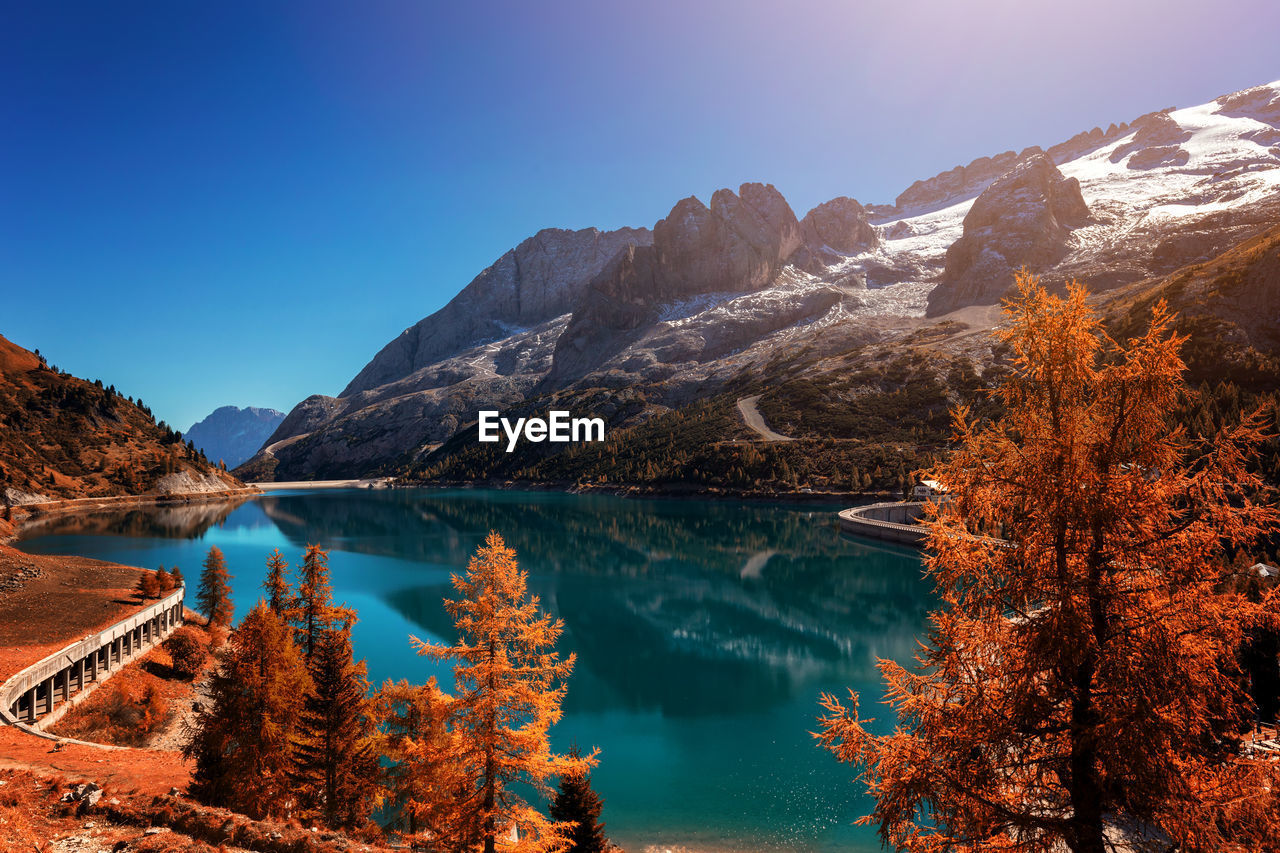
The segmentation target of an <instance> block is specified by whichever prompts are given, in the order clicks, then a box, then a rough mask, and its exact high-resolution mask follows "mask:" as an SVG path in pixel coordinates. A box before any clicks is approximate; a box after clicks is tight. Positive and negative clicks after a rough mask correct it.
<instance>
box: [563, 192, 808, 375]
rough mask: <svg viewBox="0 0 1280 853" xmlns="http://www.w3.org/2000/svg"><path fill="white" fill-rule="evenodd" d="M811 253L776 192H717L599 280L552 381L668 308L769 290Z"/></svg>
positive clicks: (569, 332) (659, 228)
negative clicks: (801, 254) (799, 256)
mask: <svg viewBox="0 0 1280 853" xmlns="http://www.w3.org/2000/svg"><path fill="white" fill-rule="evenodd" d="M803 245H804V238H803V235H802V234H801V229H800V222H799V220H797V219H796V215H795V212H794V211H792V209H791V206H790V205H789V204H787V200H786V199H785V198H783V196H782V193H780V192H778V190H777V189H776V188H775V187H774V186H773V185H772V184H759V183H746V184H743V185H742V186H741V187H739V189H738V192H737V193H735V192H733V191H732V190H729V189H721V190H717V191H716V192H715V193H714V194H713V195H712V196H711V206H710V207H707V206H706V205H704V204H702V202H700V201H698V199H696V198H692V197H690V198H686V199H682V200H680V201H679V202H677V203H676V205H675V207H673V208H672V209H671V212H670V213H669V214H667V216H666V218H664V219H663V220H662V221H660V222H658V223H657V224H656V225H655V226H654V227H653V245H652V246H637V247H635V249H634V250H633V251H628V252H624V253H621V254H620V255H619V256H618V257H616V258H615V259H614V261H613V262H612V263H610V264H609V266H608V267H607V268H606V269H605V270H604V271H602V272H601V273H600V275H599V276H597V277H596V279H595V280H594V281H592V282H591V285H590V293H589V294H588V296H587V298H586V299H584V301H583V303H582V305H581V307H579V308H578V309H577V310H575V311H574V314H573V318H572V319H571V320H570V321H569V327H568V328H567V329H566V330H565V333H564V335H562V336H561V338H560V340H559V342H558V343H557V345H556V355H555V359H554V362H553V366H552V370H551V377H552V378H553V379H565V378H572V377H576V376H578V375H580V374H581V373H582V371H583V370H585V369H586V367H587V366H588V365H593V364H596V363H598V361H599V359H600V358H602V357H603V356H604V354H605V353H606V351H609V350H611V349H616V348H619V347H622V346H625V345H626V335H627V334H628V333H630V332H632V331H634V330H636V329H638V328H639V327H640V326H642V325H643V324H644V323H646V322H647V321H649V320H651V319H652V318H653V317H654V316H655V314H656V311H657V309H658V307H659V306H660V305H662V304H664V303H670V302H674V301H679V300H683V299H688V298H691V297H695V296H699V295H702V294H710V293H736V292H754V291H758V290H760V289H761V288H764V287H766V286H768V285H769V284H770V283H771V282H772V281H773V280H774V279H775V278H776V277H777V275H778V273H779V272H781V270H782V268H783V267H784V266H785V265H786V264H787V262H788V261H789V260H790V259H791V257H792V256H793V255H794V254H795V253H796V251H797V250H798V249H800V248H801V247H802V246H803Z"/></svg>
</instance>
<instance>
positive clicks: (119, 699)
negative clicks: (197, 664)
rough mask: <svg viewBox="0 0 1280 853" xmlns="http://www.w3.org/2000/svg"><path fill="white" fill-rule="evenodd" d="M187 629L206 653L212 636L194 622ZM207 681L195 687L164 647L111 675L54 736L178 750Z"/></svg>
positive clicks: (58, 726)
mask: <svg viewBox="0 0 1280 853" xmlns="http://www.w3.org/2000/svg"><path fill="white" fill-rule="evenodd" d="M187 624H188V625H189V626H191V627H192V628H193V630H194V631H195V632H196V633H197V635H198V636H199V638H200V640H201V643H202V645H203V646H204V648H205V650H206V652H207V651H208V649H209V644H210V639H209V634H208V633H207V632H206V631H205V630H204V629H203V628H200V627H199V626H198V625H196V624H194V622H193V621H189V622H188V623H187ZM211 662H212V656H210V657H208V658H207V659H206V661H205V666H206V671H207V667H208V666H209V665H210V663H211ZM203 677H204V673H202V674H201V675H200V676H197V678H196V680H195V681H194V682H193V681H192V680H190V679H187V678H184V677H183V676H182V675H180V674H179V673H178V672H177V671H176V670H175V669H174V668H173V661H172V660H171V659H170V657H169V651H168V649H166V648H165V647H164V646H163V644H162V645H160V646H157V647H155V648H153V649H151V650H150V651H148V652H147V653H146V654H145V655H143V656H142V657H141V658H139V659H137V660H135V661H132V662H130V663H129V665H128V666H126V667H124V668H123V669H121V670H119V671H118V672H117V673H115V674H114V675H112V676H111V678H110V680H108V681H106V682H105V683H104V684H103V685H102V686H101V687H99V688H98V689H97V690H95V691H94V692H93V693H92V694H91V695H90V696H88V697H87V698H86V699H85V700H84V701H83V702H81V703H80V704H79V705H77V706H76V707H75V708H73V709H72V710H71V711H69V712H68V713H67V715H66V716H65V717H63V718H62V719H61V720H59V721H58V723H57V724H56V725H54V726H52V727H51V728H50V729H49V731H50V733H51V734H56V735H60V736H62V737H72V738H76V739H78V740H87V741H93V742H95V743H109V744H114V745H116V746H137V747H153V748H159V749H177V748H179V746H180V744H181V729H182V722H183V720H184V719H185V718H186V716H187V712H188V711H189V709H190V707H191V703H192V702H193V701H194V700H195V698H196V690H197V685H198V684H199V682H200V680H201V679H203Z"/></svg>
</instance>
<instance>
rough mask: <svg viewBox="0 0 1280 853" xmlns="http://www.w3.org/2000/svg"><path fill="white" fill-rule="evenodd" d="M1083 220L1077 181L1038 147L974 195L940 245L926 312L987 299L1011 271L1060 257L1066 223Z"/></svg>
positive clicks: (991, 300)
mask: <svg viewBox="0 0 1280 853" xmlns="http://www.w3.org/2000/svg"><path fill="white" fill-rule="evenodd" d="M1088 221H1089V206H1088V205H1087V204H1085V201H1084V197H1083V196H1082V195H1081V194H1080V182H1079V181H1078V180H1076V179H1075V178H1068V177H1065V176H1064V175H1063V174H1062V172H1060V171H1059V170H1058V167H1057V166H1055V165H1054V164H1053V162H1052V161H1051V160H1049V158H1048V157H1046V156H1045V155H1043V154H1035V155H1032V156H1030V157H1028V158H1027V159H1025V160H1023V161H1022V162H1020V163H1018V164H1017V165H1016V166H1015V167H1014V168H1013V169H1012V170H1011V171H1009V172H1008V173H1007V174H1005V175H1003V176H1002V177H1000V178H999V179H997V180H996V181H995V182H994V183H993V184H991V186H989V187H987V188H986V189H985V190H983V191H982V194H981V195H979V196H978V198H977V199H976V200H975V201H974V202H973V206H972V207H970V208H969V212H968V213H967V214H966V215H965V218H964V230H963V233H962V235H961V237H960V239H959V240H957V241H956V242H955V243H953V244H952V245H951V247H950V248H949V249H947V254H946V262H945V266H944V269H943V273H942V278H941V280H940V281H939V283H938V286H937V287H936V288H935V289H934V290H933V292H932V293H930V294H929V307H928V313H929V315H930V316H937V315H939V314H946V313H948V312H950V311H954V310H955V309H957V308H961V307H964V306H966V305H992V304H995V303H996V302H998V301H999V300H1000V298H1001V297H1002V296H1003V295H1004V294H1005V292H1006V291H1007V290H1008V288H1009V286H1010V285H1011V284H1012V283H1013V274H1014V271H1015V270H1017V269H1018V268H1019V267H1022V266H1027V267H1029V268H1030V269H1031V270H1032V271H1033V272H1034V271H1036V270H1039V269H1043V268H1045V267H1047V266H1050V265H1052V264H1054V263H1056V262H1057V261H1059V260H1061V259H1062V258H1063V257H1064V256H1065V255H1066V252H1067V246H1068V242H1069V239H1070V234H1071V229H1073V228H1078V227H1080V226H1081V225H1084V224H1085V223H1086V222H1088Z"/></svg>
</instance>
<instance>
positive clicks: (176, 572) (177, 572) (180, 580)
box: [169, 566, 187, 589]
mask: <svg viewBox="0 0 1280 853" xmlns="http://www.w3.org/2000/svg"><path fill="white" fill-rule="evenodd" d="M169 580H170V581H172V582H173V588H174V589H177V588H178V587H181V586H186V584H187V579H186V578H184V577H183V576H182V569H180V568H178V567H177V566H174V567H173V568H172V569H171V570H170V571H169Z"/></svg>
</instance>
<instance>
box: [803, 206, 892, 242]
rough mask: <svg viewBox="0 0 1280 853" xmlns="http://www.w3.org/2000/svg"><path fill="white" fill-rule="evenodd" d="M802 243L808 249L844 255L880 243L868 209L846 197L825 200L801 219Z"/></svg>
mask: <svg viewBox="0 0 1280 853" xmlns="http://www.w3.org/2000/svg"><path fill="white" fill-rule="evenodd" d="M800 230H801V232H802V233H803V235H804V242H805V245H807V246H808V247H809V248H810V249H813V250H814V251H821V250H822V249H823V248H828V249H834V250H835V251H837V252H841V253H843V254H846V255H852V254H856V253H858V252H865V251H867V250H868V249H873V248H875V247H876V246H877V245H879V243H880V236H879V234H877V233H876V229H875V227H874V226H873V225H872V224H871V222H870V221H869V220H868V219H867V210H866V208H864V207H863V206H862V205H861V204H859V203H858V202H857V201H855V200H854V199H851V198H849V197H848V196H839V197H838V198H833V199H831V201H825V202H823V203H822V204H820V205H818V206H817V207H815V208H814V209H813V210H811V211H809V212H808V213H806V214H805V215H804V219H802V220H801V221H800Z"/></svg>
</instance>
